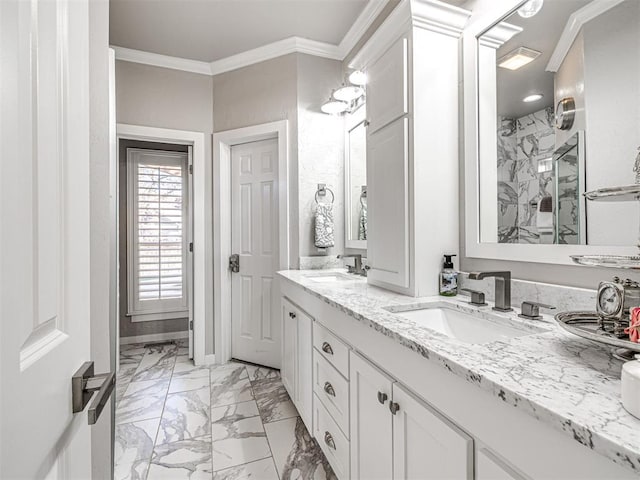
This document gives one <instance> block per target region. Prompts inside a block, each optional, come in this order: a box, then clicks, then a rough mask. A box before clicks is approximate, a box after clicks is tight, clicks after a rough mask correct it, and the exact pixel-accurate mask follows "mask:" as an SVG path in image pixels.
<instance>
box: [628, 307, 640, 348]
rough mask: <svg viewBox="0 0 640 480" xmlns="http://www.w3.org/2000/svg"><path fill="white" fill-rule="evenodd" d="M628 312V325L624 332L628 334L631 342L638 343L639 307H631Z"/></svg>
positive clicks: (639, 335) (639, 332)
mask: <svg viewBox="0 0 640 480" xmlns="http://www.w3.org/2000/svg"><path fill="white" fill-rule="evenodd" d="M629 314H630V315H629V326H628V327H627V328H625V329H624V333H628V334H629V340H631V341H632V342H635V343H640V307H635V308H632V309H631V310H630V311H629Z"/></svg>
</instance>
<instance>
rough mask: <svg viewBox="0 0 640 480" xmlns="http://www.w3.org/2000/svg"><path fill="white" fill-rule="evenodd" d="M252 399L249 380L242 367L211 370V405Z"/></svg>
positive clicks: (229, 403)
mask: <svg viewBox="0 0 640 480" xmlns="http://www.w3.org/2000/svg"><path fill="white" fill-rule="evenodd" d="M248 400H253V392H252V390H251V382H250V381H249V376H248V374H247V370H246V369H245V368H244V367H234V368H226V369H224V370H223V371H221V370H219V369H212V370H211V405H212V406H217V407H219V406H223V405H231V404H233V403H240V402H246V401H248Z"/></svg>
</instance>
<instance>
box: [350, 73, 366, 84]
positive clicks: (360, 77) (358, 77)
mask: <svg viewBox="0 0 640 480" xmlns="http://www.w3.org/2000/svg"><path fill="white" fill-rule="evenodd" d="M349 82H350V83H352V84H353V85H360V86H363V85H366V84H367V74H366V73H364V72H363V71H362V70H355V71H353V72H351V74H350V75H349Z"/></svg>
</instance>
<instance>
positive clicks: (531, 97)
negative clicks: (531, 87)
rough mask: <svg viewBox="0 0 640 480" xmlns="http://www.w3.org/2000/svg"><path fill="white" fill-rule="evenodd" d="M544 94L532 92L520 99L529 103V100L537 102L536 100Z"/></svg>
mask: <svg viewBox="0 0 640 480" xmlns="http://www.w3.org/2000/svg"><path fill="white" fill-rule="evenodd" d="M543 96H544V95H542V94H541V93H534V94H532V95H528V96H526V97H524V98H523V99H522V101H523V102H524V103H531V102H537V101H538V100H540V99H541V98H542V97H543Z"/></svg>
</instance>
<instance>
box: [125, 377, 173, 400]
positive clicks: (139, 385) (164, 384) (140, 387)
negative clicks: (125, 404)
mask: <svg viewBox="0 0 640 480" xmlns="http://www.w3.org/2000/svg"><path fill="white" fill-rule="evenodd" d="M168 389H169V379H160V380H143V381H142V382H129V384H128V385H127V390H126V392H125V394H124V396H125V397H130V396H132V395H139V396H142V395H151V396H160V395H166V394H167V390H168Z"/></svg>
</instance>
